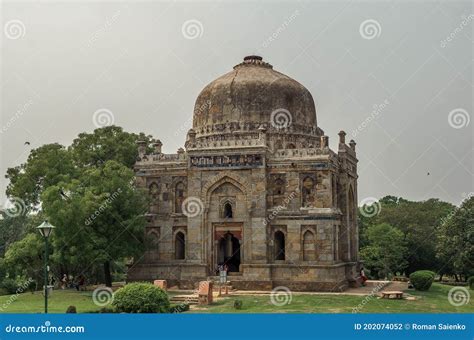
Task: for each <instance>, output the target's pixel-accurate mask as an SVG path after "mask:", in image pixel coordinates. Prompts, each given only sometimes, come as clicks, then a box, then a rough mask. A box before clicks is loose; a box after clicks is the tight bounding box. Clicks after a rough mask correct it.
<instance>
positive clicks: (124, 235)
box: [6, 126, 152, 285]
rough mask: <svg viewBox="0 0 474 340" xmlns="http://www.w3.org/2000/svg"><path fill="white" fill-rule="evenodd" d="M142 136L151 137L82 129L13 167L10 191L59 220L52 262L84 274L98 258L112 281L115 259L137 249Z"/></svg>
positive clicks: (140, 221) (28, 205)
mask: <svg viewBox="0 0 474 340" xmlns="http://www.w3.org/2000/svg"><path fill="white" fill-rule="evenodd" d="M138 140H143V141H145V142H146V143H147V144H148V145H150V144H151V142H152V139H151V137H150V136H146V135H145V134H143V133H140V134H135V133H129V132H125V131H123V129H122V128H120V127H117V126H109V127H104V128H100V129H96V130H94V132H93V133H81V134H80V135H79V136H78V138H76V139H75V140H74V141H73V143H72V145H71V146H69V147H68V148H65V147H63V146H61V145H59V144H48V145H44V146H42V147H40V148H38V149H35V150H33V151H32V152H31V154H30V156H29V157H28V160H27V162H26V163H24V164H21V165H20V166H17V167H15V168H10V169H8V171H7V175H6V177H7V178H8V179H9V180H10V183H9V186H8V189H7V195H8V196H9V197H10V198H20V199H21V200H23V201H24V202H25V206H26V210H27V211H30V210H38V211H40V213H41V212H44V214H45V215H46V217H49V218H50V219H51V222H52V223H53V224H55V225H56V227H57V229H56V230H55V231H54V236H53V238H52V244H53V248H54V253H53V255H52V261H53V262H55V263H57V264H58V265H59V266H60V269H59V271H60V272H62V273H65V272H70V270H71V269H72V270H73V271H74V272H75V273H77V272H81V273H82V272H84V271H86V270H89V269H90V268H84V267H94V266H97V264H98V263H100V265H101V266H102V267H103V271H104V276H105V281H106V283H107V285H111V263H113V262H114V261H122V260H123V258H124V257H128V256H133V255H135V254H137V252H138V251H139V247H140V244H141V238H142V237H143V228H144V224H145V222H144V218H143V214H144V212H145V210H146V208H147V207H146V202H145V199H144V197H146V195H143V194H139V193H138V191H137V190H136V189H135V188H134V187H133V185H132V184H131V183H132V181H133V178H134V173H133V170H132V167H133V164H134V162H135V160H136V158H137V156H138V151H137V145H136V142H137V141H138ZM111 197H112V199H111ZM96 215H97V216H96Z"/></svg>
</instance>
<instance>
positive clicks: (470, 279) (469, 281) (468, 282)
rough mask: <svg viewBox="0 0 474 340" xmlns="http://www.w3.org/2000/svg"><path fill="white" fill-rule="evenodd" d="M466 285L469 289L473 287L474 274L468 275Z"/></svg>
mask: <svg viewBox="0 0 474 340" xmlns="http://www.w3.org/2000/svg"><path fill="white" fill-rule="evenodd" d="M467 285H468V286H469V288H470V289H474V276H470V277H469V278H468V279H467Z"/></svg>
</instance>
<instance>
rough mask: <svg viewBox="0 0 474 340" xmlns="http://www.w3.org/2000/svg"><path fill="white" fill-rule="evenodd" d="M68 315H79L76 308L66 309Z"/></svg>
mask: <svg viewBox="0 0 474 340" xmlns="http://www.w3.org/2000/svg"><path fill="white" fill-rule="evenodd" d="M66 313H77V309H76V306H69V307H68V308H67V309H66Z"/></svg>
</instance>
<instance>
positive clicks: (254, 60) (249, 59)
mask: <svg viewBox="0 0 474 340" xmlns="http://www.w3.org/2000/svg"><path fill="white" fill-rule="evenodd" d="M248 65H254V66H261V67H266V68H270V69H271V68H273V66H272V65H270V64H269V63H267V62H265V61H263V58H262V57H261V56H259V55H248V56H246V57H244V61H243V62H241V63H240V64H238V65H235V66H234V69H235V68H236V67H239V66H248Z"/></svg>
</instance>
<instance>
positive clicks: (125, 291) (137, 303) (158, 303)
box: [112, 282, 170, 313]
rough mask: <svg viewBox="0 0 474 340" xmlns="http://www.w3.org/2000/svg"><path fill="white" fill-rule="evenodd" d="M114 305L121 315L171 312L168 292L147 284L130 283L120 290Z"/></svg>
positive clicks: (115, 297) (115, 295) (116, 294)
mask: <svg viewBox="0 0 474 340" xmlns="http://www.w3.org/2000/svg"><path fill="white" fill-rule="evenodd" d="M112 304H113V305H114V307H115V310H116V311H117V312H119V313H121V312H124V313H168V312H169V310H170V302H169V299H168V295H167V294H166V292H164V291H163V290H162V289H160V288H158V287H156V286H154V285H152V284H151V283H146V282H134V283H129V284H127V285H126V286H124V287H122V288H120V289H119V290H117V291H116V292H115V294H114V300H113V302H112Z"/></svg>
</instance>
